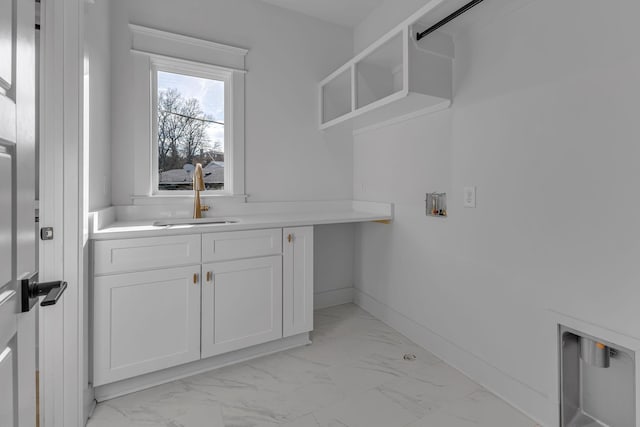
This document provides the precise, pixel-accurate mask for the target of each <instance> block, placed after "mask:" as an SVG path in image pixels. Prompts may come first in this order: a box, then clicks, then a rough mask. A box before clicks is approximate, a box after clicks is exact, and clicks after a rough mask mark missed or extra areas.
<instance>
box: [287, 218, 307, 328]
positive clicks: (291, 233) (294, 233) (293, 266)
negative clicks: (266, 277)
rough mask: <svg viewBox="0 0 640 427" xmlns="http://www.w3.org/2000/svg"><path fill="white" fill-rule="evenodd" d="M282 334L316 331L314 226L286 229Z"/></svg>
mask: <svg viewBox="0 0 640 427" xmlns="http://www.w3.org/2000/svg"><path fill="white" fill-rule="evenodd" d="M282 236H283V240H284V241H283V243H282V265H283V268H282V270H283V274H284V276H283V278H282V304H283V306H282V336H284V337H290V336H292V335H296V334H302V333H304V332H310V331H311V330H313V227H293V228H285V229H283V230H282Z"/></svg>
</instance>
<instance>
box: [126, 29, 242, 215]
mask: <svg viewBox="0 0 640 427" xmlns="http://www.w3.org/2000/svg"><path fill="white" fill-rule="evenodd" d="M129 28H130V30H131V35H132V37H131V52H133V53H134V54H135V55H134V64H133V68H134V81H133V84H132V87H131V90H132V101H133V102H134V103H135V105H134V110H135V111H136V112H138V111H139V112H140V115H139V116H138V115H137V113H136V117H133V118H132V122H133V129H132V131H133V137H132V138H133V142H134V143H133V147H132V149H133V153H132V154H133V156H134V159H135V162H136V168H135V170H134V183H133V194H132V200H133V202H134V204H158V203H160V204H164V203H167V202H168V203H173V202H174V201H177V202H178V203H181V202H180V200H182V198H185V197H187V198H188V197H191V194H190V191H189V190H191V189H192V174H193V170H194V169H195V165H196V164H197V163H201V164H202V166H203V168H204V172H205V174H206V177H205V185H206V188H207V191H205V192H204V194H203V196H204V197H208V196H232V197H239V198H243V197H245V196H244V166H245V165H244V133H245V129H244V115H245V112H244V99H245V74H246V70H245V57H246V55H247V53H248V50H246V49H242V48H239V47H234V46H229V45H224V44H220V43H216V42H213V41H209V40H204V39H198V38H193V37H188V36H184V35H180V34H175V33H169V32H166V31H160V30H156V29H153V28H148V27H141V26H138V25H133V24H130V25H129Z"/></svg>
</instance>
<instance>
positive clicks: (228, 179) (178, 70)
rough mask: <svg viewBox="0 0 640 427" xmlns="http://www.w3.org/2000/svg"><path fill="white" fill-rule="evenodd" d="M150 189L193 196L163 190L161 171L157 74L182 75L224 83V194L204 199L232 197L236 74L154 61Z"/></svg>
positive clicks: (186, 63)
mask: <svg viewBox="0 0 640 427" xmlns="http://www.w3.org/2000/svg"><path fill="white" fill-rule="evenodd" d="M150 69H151V153H152V159H151V161H152V163H151V174H152V176H151V185H152V187H151V189H152V194H153V195H154V196H179V195H184V194H188V193H191V191H192V190H160V187H159V184H160V176H159V175H160V174H159V171H158V162H159V159H158V72H167V73H173V74H182V75H185V76H188V77H199V78H203V79H208V80H217V81H222V82H223V83H224V142H223V144H224V190H205V191H203V192H202V195H203V196H205V195H233V194H237V193H235V192H234V182H233V174H232V169H233V163H234V153H233V145H234V141H233V132H232V131H231V129H232V128H233V125H234V117H233V113H232V109H231V106H232V102H231V100H232V99H233V72H232V71H231V70H229V69H226V68H222V67H217V66H214V65H207V64H196V63H193V62H191V61H185V60H179V59H175V58H151V66H150Z"/></svg>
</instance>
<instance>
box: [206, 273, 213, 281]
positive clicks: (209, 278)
mask: <svg viewBox="0 0 640 427" xmlns="http://www.w3.org/2000/svg"><path fill="white" fill-rule="evenodd" d="M211 276H213V274H212V273H211V272H210V271H207V282H210V281H211Z"/></svg>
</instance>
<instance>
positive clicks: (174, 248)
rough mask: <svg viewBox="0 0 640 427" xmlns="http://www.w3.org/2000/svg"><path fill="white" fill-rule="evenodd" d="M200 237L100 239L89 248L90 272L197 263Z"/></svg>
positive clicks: (108, 272) (106, 272)
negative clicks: (92, 269)
mask: <svg viewBox="0 0 640 427" xmlns="http://www.w3.org/2000/svg"><path fill="white" fill-rule="evenodd" d="M200 249H201V246H200V235H199V234H191V235H186V236H168V237H146V238H142V239H124V240H100V241H96V242H95V243H94V246H93V250H94V257H93V259H94V261H93V262H94V264H93V268H94V273H95V274H96V275H99V274H111V273H118V272H128V271H140V270H148V269H153V268H158V267H160V268H167V267H178V266H183V265H191V264H200V255H201V253H200Z"/></svg>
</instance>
